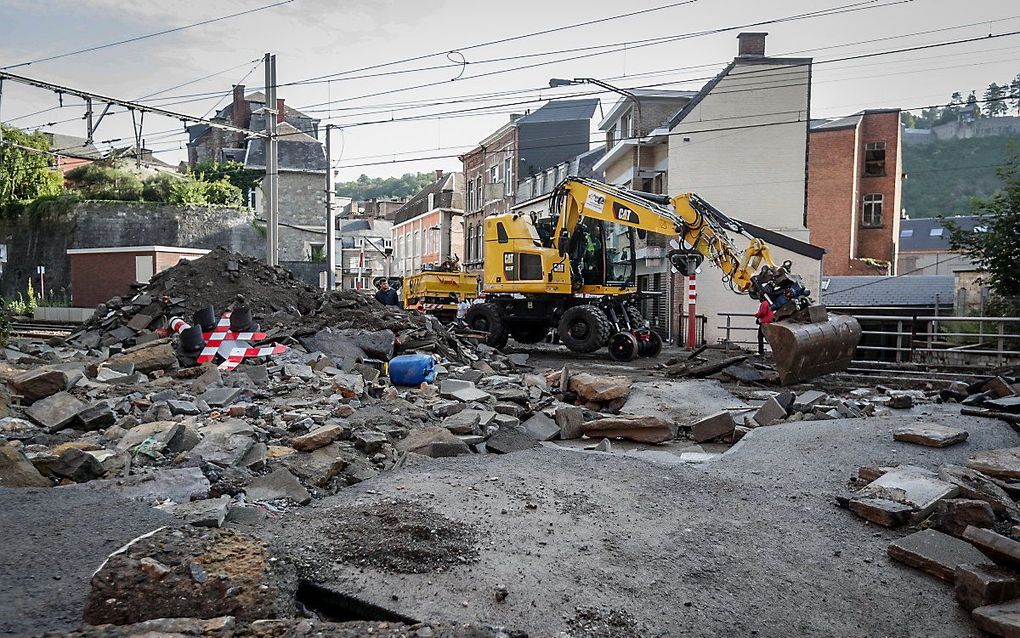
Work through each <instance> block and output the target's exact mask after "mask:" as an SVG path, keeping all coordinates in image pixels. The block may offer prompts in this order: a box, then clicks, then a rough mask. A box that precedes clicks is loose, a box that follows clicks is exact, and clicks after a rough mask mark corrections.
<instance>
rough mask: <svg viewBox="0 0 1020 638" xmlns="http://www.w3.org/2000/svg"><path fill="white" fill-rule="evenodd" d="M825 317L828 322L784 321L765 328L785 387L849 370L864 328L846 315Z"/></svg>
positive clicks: (767, 325)
mask: <svg viewBox="0 0 1020 638" xmlns="http://www.w3.org/2000/svg"><path fill="white" fill-rule="evenodd" d="M822 316H823V317H824V318H825V319H826V320H824V321H817V322H805V323H798V322H796V321H793V320H783V321H777V322H774V323H770V324H766V325H764V326H762V332H764V333H765V338H766V339H768V342H769V345H770V346H772V358H773V359H774V360H775V363H776V371H777V372H779V382H780V383H782V384H783V385H789V384H791V383H798V382H800V381H806V380H808V379H813V378H814V377H817V376H820V375H823V374H828V373H830V372H838V371H840V370H846V369H847V367H849V365H850V361H851V360H852V359H853V356H854V352H855V351H856V349H857V343H858V342H859V341H860V340H861V326H860V324H859V323H857V320H856V319H854V318H853V317H849V316H845V315H828V316H827V317H826V316H825V315H822Z"/></svg>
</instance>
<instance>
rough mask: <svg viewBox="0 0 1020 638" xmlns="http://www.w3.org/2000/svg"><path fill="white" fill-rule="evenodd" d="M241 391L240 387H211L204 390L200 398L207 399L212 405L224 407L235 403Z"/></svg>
mask: <svg viewBox="0 0 1020 638" xmlns="http://www.w3.org/2000/svg"><path fill="white" fill-rule="evenodd" d="M240 393H241V389H240V388H210V389H208V390H206V391H205V392H203V393H202V394H201V395H200V396H199V397H198V400H199V401H205V402H206V403H208V404H209V406H210V407H214V408H222V407H225V406H228V405H230V404H231V403H233V402H234V400H235V399H237V395H239V394H240Z"/></svg>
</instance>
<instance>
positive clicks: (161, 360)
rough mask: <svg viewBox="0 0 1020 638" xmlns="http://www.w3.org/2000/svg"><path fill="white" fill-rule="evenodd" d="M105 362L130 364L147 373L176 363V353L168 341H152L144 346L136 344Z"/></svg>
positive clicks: (173, 365)
mask: <svg viewBox="0 0 1020 638" xmlns="http://www.w3.org/2000/svg"><path fill="white" fill-rule="evenodd" d="M107 363H109V364H111V365H114V364H117V365H119V364H132V365H134V367H135V371H136V372H141V373H143V374H149V373H150V372H155V371H156V370H167V369H169V368H173V367H175V366H176V365H177V354H176V353H175V352H174V349H173V346H171V345H170V344H169V343H160V342H155V341H154V342H152V343H149V344H145V345H144V346H137V347H135V348H132V349H130V350H127V351H125V352H124V353H122V354H116V355H113V356H112V357H110V358H109V359H108V360H107Z"/></svg>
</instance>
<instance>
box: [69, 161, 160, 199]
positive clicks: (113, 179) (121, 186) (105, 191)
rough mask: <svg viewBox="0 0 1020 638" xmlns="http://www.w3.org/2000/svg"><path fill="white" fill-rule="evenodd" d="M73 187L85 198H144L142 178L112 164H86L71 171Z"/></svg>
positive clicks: (70, 179) (70, 178)
mask: <svg viewBox="0 0 1020 638" xmlns="http://www.w3.org/2000/svg"><path fill="white" fill-rule="evenodd" d="M67 179H68V181H70V182H71V189H72V190H74V191H76V192H78V193H80V194H81V195H82V197H84V198H85V199H109V200H118V201H124V202H137V201H141V200H142V180H141V179H139V178H138V176H137V175H134V174H132V173H128V172H127V171H122V170H120V169H118V168H114V167H112V166H101V165H99V164H86V165H84V166H79V167H78V168H76V169H74V170H72V171H69V172H68V173H67Z"/></svg>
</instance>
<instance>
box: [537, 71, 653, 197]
mask: <svg viewBox="0 0 1020 638" xmlns="http://www.w3.org/2000/svg"><path fill="white" fill-rule="evenodd" d="M575 84H594V85H595V86H600V87H602V88H604V89H606V90H607V91H612V92H613V93H617V94H619V95H622V96H623V97H625V98H627V99H628V100H630V101H631V102H632V103H633V104H634V111H635V113H636V114H637V120H636V122H635V126H634V130H635V131H637V134H636V135H635V136H634V141H635V142H636V144H635V160H634V163H635V167H634V174H633V175H632V176H631V178H630V187H631V188H632V189H634V190H641V177H640V173H641V101H640V100H638V98H637V96H636V95H634V94H633V93H631V92H630V91H628V90H626V89H621V88H620V87H618V86H613V85H612V84H608V83H606V82H603V81H602V80H598V79H595V78H574V79H573V80H566V79H561V78H552V79H550V80H549V88H553V89H555V88H557V87H561V86H572V85H575Z"/></svg>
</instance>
